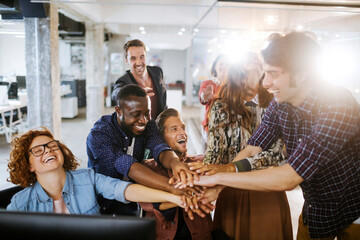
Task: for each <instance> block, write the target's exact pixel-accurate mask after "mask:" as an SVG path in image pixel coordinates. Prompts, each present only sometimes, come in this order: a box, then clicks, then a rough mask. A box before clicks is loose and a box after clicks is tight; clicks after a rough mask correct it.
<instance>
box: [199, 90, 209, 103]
mask: <svg viewBox="0 0 360 240" xmlns="http://www.w3.org/2000/svg"><path fill="white" fill-rule="evenodd" d="M200 101H201V103H203V104H206V103H208V102H209V100H205V99H204V92H202V93H201V94H200Z"/></svg>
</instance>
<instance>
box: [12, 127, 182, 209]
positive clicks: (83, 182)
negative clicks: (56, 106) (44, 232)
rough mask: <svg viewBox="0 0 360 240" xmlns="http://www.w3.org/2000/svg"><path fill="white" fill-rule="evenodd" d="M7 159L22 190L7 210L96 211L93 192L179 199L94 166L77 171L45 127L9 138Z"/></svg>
mask: <svg viewBox="0 0 360 240" xmlns="http://www.w3.org/2000/svg"><path fill="white" fill-rule="evenodd" d="M11 144H12V149H11V153H10V161H9V163H8V167H9V172H10V181H11V182H12V183H14V184H18V185H20V186H22V187H24V188H25V189H23V190H22V191H20V192H18V193H17V194H15V195H14V196H13V198H12V199H11V203H10V204H9V205H8V207H7V210H12V211H34V212H55V213H67V214H100V207H99V205H98V203H97V201H96V195H97V194H100V195H102V196H103V197H104V198H108V199H116V200H118V201H121V202H125V203H126V202H128V201H134V202H172V203H175V204H177V205H179V206H181V207H184V204H183V201H182V197H180V196H176V195H173V194H170V193H167V192H163V191H160V190H155V189H152V188H148V187H145V186H142V185H139V184H132V183H130V182H125V181H121V180H118V179H114V178H110V177H107V176H104V175H102V174H98V173H95V172H94V171H93V170H92V169H80V170H75V169H76V167H77V166H78V165H79V164H78V162H77V159H76V158H75V156H74V155H73V153H72V152H71V151H70V149H69V148H67V147H66V145H64V144H63V143H61V142H59V141H58V140H55V139H54V137H53V135H52V134H51V132H50V131H49V130H48V129H46V128H41V129H39V130H30V131H28V132H27V133H25V134H23V135H22V136H20V137H17V138H15V139H14V140H13V141H12V143H11Z"/></svg>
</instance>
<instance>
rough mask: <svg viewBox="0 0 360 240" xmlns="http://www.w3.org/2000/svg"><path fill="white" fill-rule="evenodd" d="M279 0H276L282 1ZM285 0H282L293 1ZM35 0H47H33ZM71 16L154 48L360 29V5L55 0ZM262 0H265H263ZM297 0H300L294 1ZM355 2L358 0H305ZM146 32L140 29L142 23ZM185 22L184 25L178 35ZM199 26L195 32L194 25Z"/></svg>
mask: <svg viewBox="0 0 360 240" xmlns="http://www.w3.org/2000/svg"><path fill="white" fill-rule="evenodd" d="M279 1H281V0H278V2H279ZM294 1H295V0H292V1H283V2H288V3H289V2H294ZM32 2H49V1H41V0H38V1H35V0H32ZM50 2H52V3H56V4H58V6H59V8H60V9H62V10H60V11H63V12H65V13H67V14H68V16H70V17H73V18H76V19H78V20H81V21H91V22H94V23H103V24H104V25H105V28H106V29H107V31H109V32H112V33H114V34H124V35H129V36H130V38H140V39H142V40H143V41H144V42H145V43H146V44H147V45H148V46H149V47H150V48H156V49H180V50H183V49H186V48H187V47H188V46H190V45H191V41H192V39H193V37H194V36H195V37H196V38H213V37H216V36H217V35H218V34H219V32H224V30H226V31H229V30H230V31H254V30H255V31H268V32H269V31H270V32H286V31H289V30H294V29H296V27H298V26H299V25H302V26H303V29H304V30H311V31H327V32H360V24H359V22H360V9H359V8H339V7H319V6H299V5H274V4H255V3H238V2H237V3H235V2H217V1H214V0H189V1H185V0H138V1H130V0H59V1H56V0H52V1H50ZM262 2H266V0H265V1H262ZM295 2H299V1H295ZM303 2H305V3H309V2H312V3H314V2H315V3H316V2H321V3H322V4H323V3H342V4H344V3H345V4H357V5H359V3H360V1H354V0H352V1H351V0H341V1H336V0H335V1H334V0H330V1H329V0H327V1H314V0H313V1H311V0H307V1H303ZM141 26H142V27H144V28H145V31H146V34H141V31H140V30H139V27H141ZM181 28H184V29H185V31H184V32H183V34H182V35H181V36H180V35H178V32H179V31H180V29H181ZM195 28H197V29H198V30H199V31H198V32H197V33H194V29H195Z"/></svg>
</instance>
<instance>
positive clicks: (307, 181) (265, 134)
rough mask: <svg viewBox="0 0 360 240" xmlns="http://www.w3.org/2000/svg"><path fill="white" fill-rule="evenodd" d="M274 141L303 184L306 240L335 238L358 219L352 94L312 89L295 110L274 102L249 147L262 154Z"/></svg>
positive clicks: (358, 119) (357, 111) (359, 163)
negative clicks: (309, 239) (283, 149)
mask: <svg viewBox="0 0 360 240" xmlns="http://www.w3.org/2000/svg"><path fill="white" fill-rule="evenodd" d="M279 136H281V137H283V139H284V141H285V145H286V150H287V152H288V155H289V158H288V160H287V163H288V164H290V165H291V166H292V167H293V168H294V170H295V171H296V172H297V173H298V174H299V175H300V176H301V177H302V178H303V180H304V181H303V182H302V183H301V184H300V186H301V188H302V190H303V194H304V199H305V203H304V207H303V216H304V223H305V224H308V225H309V232H310V236H311V237H312V238H324V237H327V236H330V235H332V234H336V233H337V232H338V231H339V230H341V229H344V228H345V227H347V226H348V225H350V224H351V223H352V222H353V221H355V220H356V219H357V218H359V216H360V107H359V104H358V103H357V102H356V101H355V100H354V98H353V97H352V96H351V93H349V92H348V91H344V90H341V89H334V90H333V91H327V90H325V89H322V90H321V91H319V90H312V92H311V93H310V94H309V95H308V96H307V98H306V99H305V101H304V102H303V103H302V104H301V105H300V106H299V107H293V106H292V105H291V104H288V103H281V104H279V103H276V102H275V101H273V102H272V103H271V104H270V106H269V107H268V110H267V112H266V115H265V117H264V120H263V122H262V124H261V125H260V127H259V128H258V130H257V131H256V132H255V133H254V134H253V136H252V138H251V139H250V140H249V142H248V144H250V145H253V146H260V147H261V148H262V149H263V150H266V149H268V148H269V147H270V146H271V144H272V143H273V142H274V141H275V140H276V139H277V138H278V137H279Z"/></svg>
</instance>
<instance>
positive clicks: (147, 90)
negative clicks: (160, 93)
mask: <svg viewBox="0 0 360 240" xmlns="http://www.w3.org/2000/svg"><path fill="white" fill-rule="evenodd" d="M144 89H145V91H146V92H147V95H148V96H149V97H152V96H155V93H154V91H153V89H152V88H150V87H146V88H144Z"/></svg>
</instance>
